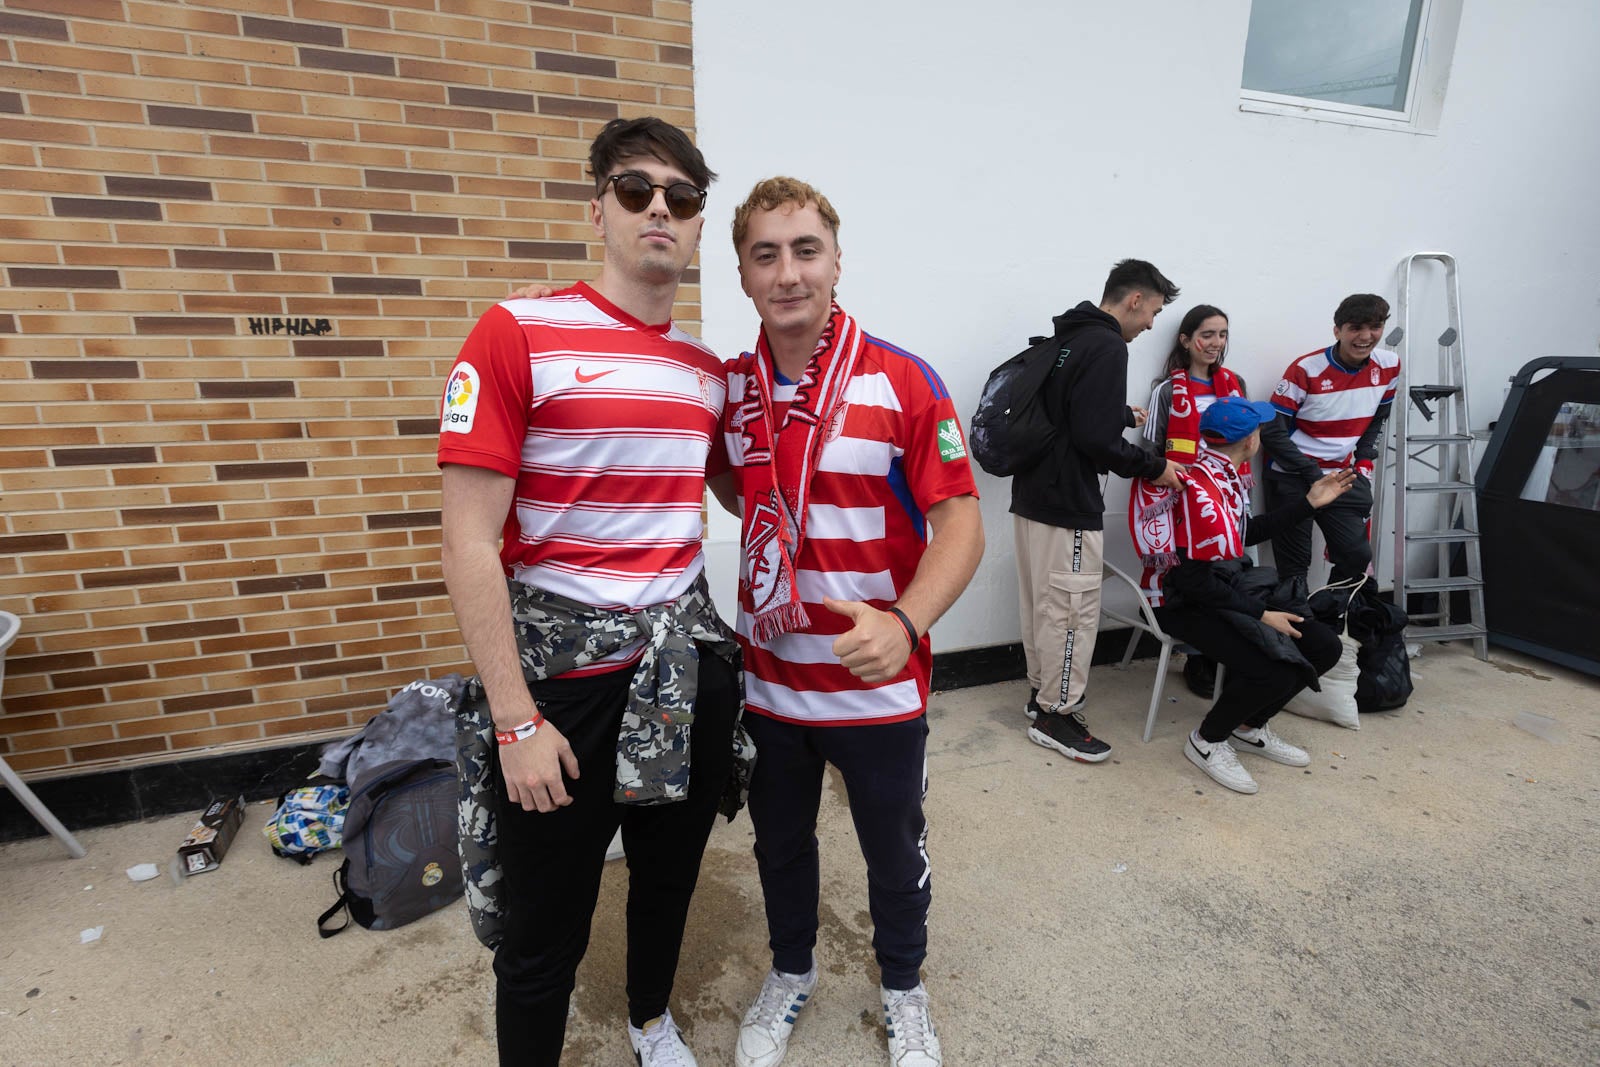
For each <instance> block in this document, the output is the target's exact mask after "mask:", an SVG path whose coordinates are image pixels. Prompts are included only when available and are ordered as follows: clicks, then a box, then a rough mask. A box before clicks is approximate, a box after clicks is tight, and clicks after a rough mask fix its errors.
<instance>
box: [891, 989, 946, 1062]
mask: <svg viewBox="0 0 1600 1067" xmlns="http://www.w3.org/2000/svg"><path fill="white" fill-rule="evenodd" d="M878 992H879V993H881V994H882V995H883V1026H884V1029H885V1030H887V1031H888V1034H889V1067H941V1065H942V1064H943V1063H944V1054H943V1053H942V1052H941V1051H940V1050H939V1035H938V1034H936V1033H934V1030H933V1019H932V1018H931V1017H930V1016H929V1015H928V988H927V986H925V985H923V984H922V983H921V982H918V983H917V987H916V988H915V989H883V988H880V989H879V990H878Z"/></svg>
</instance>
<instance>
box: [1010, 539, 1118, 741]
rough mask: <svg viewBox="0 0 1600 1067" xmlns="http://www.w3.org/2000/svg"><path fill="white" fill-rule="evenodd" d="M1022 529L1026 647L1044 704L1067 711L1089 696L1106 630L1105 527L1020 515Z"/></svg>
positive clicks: (1031, 681) (1031, 679)
mask: <svg viewBox="0 0 1600 1067" xmlns="http://www.w3.org/2000/svg"><path fill="white" fill-rule="evenodd" d="M1011 522H1012V528H1013V532H1014V533H1015V535H1016V551H1017V587H1018V590H1019V592H1020V593H1021V597H1020V604H1021V613H1022V649H1023V654H1024V656H1026V658H1027V661H1028V685H1029V686H1031V687H1032V688H1034V689H1036V690H1038V691H1039V706H1040V707H1042V708H1043V709H1044V710H1045V711H1054V712H1061V711H1064V710H1065V709H1066V708H1068V707H1070V706H1071V705H1073V704H1076V703H1077V702H1078V700H1079V699H1080V698H1081V697H1082V696H1083V693H1084V690H1085V689H1086V688H1087V687H1088V684H1089V662H1090V660H1092V659H1093V658H1094V641H1095V637H1096V636H1097V635H1098V634H1099V632H1100V571H1101V559H1102V555H1101V553H1102V550H1103V547H1104V544H1105V531H1103V530H1071V529H1065V528H1063V527H1060V526H1050V525H1047V524H1045V523H1042V522H1034V521H1033V520H1032V519H1024V518H1023V517H1021V516H1020V515H1013V516H1011Z"/></svg>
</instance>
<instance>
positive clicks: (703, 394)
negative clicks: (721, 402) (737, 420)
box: [694, 367, 717, 414]
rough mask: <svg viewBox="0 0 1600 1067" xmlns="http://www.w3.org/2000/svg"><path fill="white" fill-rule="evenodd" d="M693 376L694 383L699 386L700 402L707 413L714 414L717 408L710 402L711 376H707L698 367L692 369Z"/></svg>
mask: <svg viewBox="0 0 1600 1067" xmlns="http://www.w3.org/2000/svg"><path fill="white" fill-rule="evenodd" d="M694 376H695V380H696V382H697V383H698V384H699V386H700V400H701V401H702V402H703V403H704V404H705V406H706V410H707V411H710V412H712V413H713V414H716V413H717V407H716V405H715V404H713V403H712V402H711V375H709V374H707V373H706V372H705V371H703V370H701V369H700V368H699V367H696V368H695V369H694Z"/></svg>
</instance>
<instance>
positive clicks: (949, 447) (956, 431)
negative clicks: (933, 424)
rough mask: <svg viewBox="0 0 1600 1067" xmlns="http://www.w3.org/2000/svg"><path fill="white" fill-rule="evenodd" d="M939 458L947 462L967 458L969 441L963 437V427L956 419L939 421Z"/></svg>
mask: <svg viewBox="0 0 1600 1067" xmlns="http://www.w3.org/2000/svg"><path fill="white" fill-rule="evenodd" d="M939 458H940V459H942V460H944V461H945V462H946V463H951V462H954V461H955V460H958V459H966V458H967V443H966V442H965V441H963V440H962V439H961V427H959V426H957V425H956V420H955V419H941V420H940V422H939Z"/></svg>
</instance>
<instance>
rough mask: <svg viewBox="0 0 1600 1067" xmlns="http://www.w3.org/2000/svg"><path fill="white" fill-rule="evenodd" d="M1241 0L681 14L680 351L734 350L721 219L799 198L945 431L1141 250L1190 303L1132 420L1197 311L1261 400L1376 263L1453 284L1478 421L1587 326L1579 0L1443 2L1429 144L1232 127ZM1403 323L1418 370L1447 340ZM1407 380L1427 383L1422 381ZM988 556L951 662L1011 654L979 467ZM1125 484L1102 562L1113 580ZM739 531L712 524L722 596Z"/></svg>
mask: <svg viewBox="0 0 1600 1067" xmlns="http://www.w3.org/2000/svg"><path fill="white" fill-rule="evenodd" d="M1249 8H1250V5H1249V0H1213V2H1211V3H1206V4H1195V3H1193V2H1191V0H1151V2H1148V3H1145V4H1140V5H1135V6H1132V7H1129V6H1127V5H1116V4H1100V3H1096V4H1090V3H1081V2H1066V3H1045V2H1033V3H1029V2H1026V0H991V2H988V3H985V4H981V5H979V4H964V3H953V2H949V0H925V2H924V3H922V4H917V5H912V4H905V3H888V2H885V0H850V2H844V0H814V2H812V3H810V4H806V5H801V6H795V5H768V4H761V3H750V2H748V0H696V3H695V11H694V45H695V63H696V109H697V124H698V130H699V139H700V144H701V146H702V147H703V148H704V150H705V153H706V157H707V159H708V161H709V162H710V163H711V165H712V166H713V167H714V168H716V169H717V170H719V171H720V173H721V175H722V178H721V181H719V182H718V183H717V184H716V186H715V187H714V189H713V195H712V200H711V205H710V207H709V209H708V213H709V218H708V222H707V229H706V238H705V241H704V245H703V250H702V253H701V258H702V279H703V293H704V308H705V322H706V327H705V336H706V339H707V341H708V342H710V343H711V344H712V345H713V346H714V347H715V348H716V349H717V351H718V352H720V353H723V354H724V355H732V354H735V353H737V352H739V351H741V350H743V349H745V348H748V347H749V346H750V345H751V344H752V343H753V341H754V338H755V334H756V327H757V319H756V316H755V313H754V311H753V309H752V308H751V306H750V303H749V301H748V300H747V299H746V298H745V297H744V295H743V294H742V293H741V292H740V290H739V285H738V277H737V271H736V263H735V259H734V255H733V251H732V248H731V246H730V243H729V238H728V232H729V231H728V226H729V222H730V219H731V217H732V211H733V207H734V205H735V204H736V203H738V202H739V201H740V200H741V199H743V197H744V194H745V193H746V192H747V191H748V190H749V188H750V186H751V185H752V184H753V183H754V182H755V181H757V180H759V179H760V178H763V177H767V176H770V175H773V174H779V173H789V174H793V175H795V176H798V177H801V178H804V179H806V180H808V181H811V182H812V183H813V184H815V185H817V186H818V187H819V188H821V189H822V190H823V192H825V193H826V194H827V195H828V197H829V198H830V199H831V200H832V202H833V204H834V206H835V207H836V208H837V209H838V210H839V213H840V215H841V216H842V219H843V226H842V230H841V235H840V236H841V244H842V246H843V250H844V277H843V280H842V282H841V285H840V289H839V293H840V300H841V302H842V303H843V304H844V306H845V307H846V308H847V309H849V310H850V311H851V312H852V313H853V314H854V315H855V316H856V317H857V318H859V319H860V320H861V322H862V323H863V325H864V326H865V327H866V328H867V329H868V330H870V331H872V332H873V333H875V334H878V335H879V336H882V337H885V338H887V339H889V340H891V341H893V342H895V343H896V344H899V345H901V346H903V347H905V348H908V349H910V350H911V351H914V352H916V353H918V354H920V355H922V356H924V357H926V358H927V359H928V360H930V361H931V362H932V363H933V364H934V365H935V366H936V367H937V368H938V369H939V370H940V372H941V373H942V374H943V376H944V378H945V381H946V383H947V384H948V385H949V387H950V390H951V392H952V393H953V394H954V395H955V397H956V398H957V407H958V409H959V410H960V411H961V413H962V416H963V418H964V419H965V418H968V417H970V415H971V411H972V407H973V405H974V403H975V402H976V399H977V395H978V391H979V388H980V387H981V385H982V382H983V380H984V377H985V376H986V374H987V372H988V370H989V369H990V367H991V366H992V365H994V364H995V363H998V362H999V361H1000V360H1001V359H1002V358H1004V357H1005V356H1008V355H1010V354H1012V353H1013V352H1015V351H1017V350H1019V349H1020V348H1022V347H1023V345H1024V343H1025V341H1026V339H1027V337H1028V336H1029V335H1030V334H1036V333H1043V332H1047V331H1048V328H1049V325H1050V318H1051V316H1052V315H1054V314H1057V313H1059V312H1060V311H1062V310H1063V309H1065V308H1067V307H1070V306H1071V305H1072V304H1074V303H1076V302H1077V301H1079V300H1081V299H1085V298H1090V299H1097V298H1098V296H1099V292H1100V286H1101V284H1102V282H1103V281H1104V278H1105V274H1106V271H1107V269H1108V268H1109V267H1110V265H1111V264H1112V263H1113V262H1114V261H1116V260H1117V259H1120V258H1123V257H1125V256H1138V257H1141V258H1145V259H1149V260H1152V261H1153V262H1155V263H1156V264H1157V265H1158V266H1159V267H1160V268H1161V269H1162V270H1163V271H1164V272H1165V273H1167V275H1168V276H1169V277H1171V278H1172V279H1173V280H1174V281H1176V282H1177V283H1178V284H1179V285H1180V286H1181V287H1182V289H1183V295H1182V296H1180V297H1179V299H1178V301H1177V302H1176V303H1175V304H1174V305H1173V306H1172V307H1171V308H1170V309H1169V310H1168V311H1167V313H1166V314H1165V315H1164V316H1163V318H1162V319H1161V320H1158V322H1157V326H1156V328H1155V329H1154V330H1153V331H1152V332H1151V333H1149V334H1147V335H1145V337H1143V338H1141V339H1140V340H1138V341H1136V342H1135V343H1134V344H1133V346H1132V349H1131V351H1132V360H1131V367H1130V372H1129V392H1128V395H1129V398H1130V400H1135V401H1139V402H1142V400H1143V399H1144V398H1145V397H1146V396H1147V395H1148V389H1149V380H1150V378H1151V377H1152V376H1153V375H1154V373H1155V371H1156V369H1157V367H1158V365H1159V364H1160V362H1161V360H1162V357H1163V355H1164V353H1165V351H1166V349H1167V347H1168V346H1169V345H1170V343H1171V340H1172V334H1173V332H1174V330H1175V328H1176V325H1177V320H1178V318H1179V317H1181V315H1182V313H1183V311H1184V309H1185V308H1187V307H1188V306H1189V305H1191V304H1194V303H1200V302H1205V303H1213V304H1217V305H1219V306H1221V307H1223V308H1225V309H1226V310H1227V311H1228V313H1229V314H1230V315H1231V316H1232V328H1233V348H1232V352H1231V355H1230V360H1229V365H1230V366H1231V367H1233V368H1234V369H1235V370H1238V371H1239V372H1240V373H1242V374H1244V375H1245V377H1246V378H1247V379H1248V380H1249V381H1250V382H1251V384H1252V390H1253V392H1254V393H1255V394H1256V395H1257V396H1262V395H1264V394H1265V393H1266V392H1267V391H1268V390H1270V389H1271V387H1272V386H1273V385H1274V384H1275V383H1276V380H1277V377H1278V375H1279V373H1280V372H1281V371H1282V369H1283V367H1284V366H1285V365H1286V364H1287V363H1288V362H1289V361H1290V360H1291V359H1293V358H1294V357H1296V356H1299V355H1301V354H1303V353H1305V352H1307V351H1309V350H1311V349H1312V348H1315V347H1318V346H1320V345H1323V344H1325V343H1327V342H1328V341H1329V340H1330V335H1331V329H1332V325H1331V323H1332V315H1333V309H1334V306H1335V305H1336V304H1337V303H1338V301H1339V300H1340V299H1341V298H1342V297H1343V296H1345V295H1346V294H1348V293H1351V292H1361V291H1373V292H1378V293H1382V294H1384V295H1386V296H1388V297H1389V298H1390V300H1391V301H1392V300H1393V298H1394V295H1395V294H1394V289H1395V268H1396V265H1397V264H1398V263H1399V261H1400V259H1401V257H1402V256H1403V255H1405V254H1407V253H1410V252H1415V251H1421V250H1425V249H1427V250H1442V251H1446V252H1450V253H1453V254H1454V255H1455V256H1456V257H1457V259H1458V261H1459V263H1460V266H1461V276H1462V297H1463V305H1464V312H1463V320H1464V322H1463V326H1464V330H1463V333H1464V336H1465V338H1466V344H1467V358H1468V361H1469V363H1470V364H1471V367H1472V371H1471V387H1472V390H1473V395H1472V406H1473V422H1474V424H1475V425H1477V426H1483V425H1485V424H1487V422H1488V421H1489V420H1490V419H1492V418H1493V417H1494V416H1495V414H1496V413H1497V412H1498V410H1499V405H1500V401H1501V398H1502V396H1503V386H1504V383H1505V380H1506V378H1507V377H1508V376H1509V375H1510V374H1511V373H1512V372H1514V371H1515V370H1516V369H1517V368H1518V367H1520V366H1521V365H1522V364H1523V363H1524V362H1526V361H1527V360H1528V359H1530V358H1533V357H1535V356H1544V355H1589V354H1593V353H1594V352H1595V350H1596V342H1597V338H1600V202H1597V201H1600V198H1597V195H1596V190H1597V189H1600V136H1597V131H1600V68H1597V67H1596V65H1595V64H1594V63H1593V54H1594V52H1595V50H1596V48H1597V47H1600V4H1596V3H1594V2H1593V0H1542V2H1540V3H1536V4H1527V5H1522V4H1510V3H1494V2H1475V3H1467V4H1466V5H1465V9H1464V12H1463V14H1462V16H1461V23H1460V29H1459V36H1458V38H1457V41H1456V45H1455V50H1454V60H1453V63H1452V66H1451V72H1450V76H1449V85H1448V90H1447V93H1446V96H1445V100H1444V105H1443V112H1442V116H1441V119H1440V122H1439V129H1438V133H1437V135H1436V136H1428V135H1420V134H1413V133H1404V132H1396V131H1390V130H1373V129H1361V128H1355V127H1350V126H1344V125H1335V124H1329V123H1320V122H1311V121H1307V120H1304V119H1299V118H1291V117H1283V116H1275V115H1262V114H1252V113H1244V112H1241V111H1240V110H1239V75H1240V71H1241V69H1242V63H1243V56H1244V46H1245V31H1246V27H1247V25H1248V21H1249ZM1427 295H1429V296H1431V298H1432V301H1433V305H1434V306H1435V307H1436V308H1437V310H1436V311H1435V312H1433V313H1431V314H1429V313H1421V314H1418V313H1416V312H1414V315H1413V322H1412V336H1413V338H1415V339H1416V340H1417V341H1418V342H1419V343H1421V342H1423V341H1424V339H1428V340H1427V343H1424V344H1422V345H1421V347H1419V348H1417V349H1415V350H1414V351H1415V352H1417V353H1420V354H1421V356H1422V358H1424V359H1426V360H1428V361H1429V365H1430V366H1431V361H1432V358H1433V352H1434V346H1433V345H1432V343H1431V339H1432V338H1434V337H1436V336H1437V335H1438V333H1439V332H1440V330H1441V329H1442V327H1443V324H1444V318H1443V300H1442V294H1441V291H1440V290H1438V289H1434V290H1432V291H1431V292H1430V293H1429V294H1427ZM1430 380H1431V376H1430ZM979 490H980V492H981V493H982V494H983V497H984V501H983V510H984V515H985V520H986V525H987V531H988V538H989V550H988V553H987V554H986V557H985V560H984V563H983V566H982V567H981V569H980V570H979V572H978V576H977V578H976V579H975V580H974V581H973V583H972V585H971V587H970V588H969V589H968V591H967V593H966V594H965V597H964V598H963V600H962V601H961V603H960V605H959V606H958V608H957V609H956V610H954V611H952V612H951V613H950V615H949V616H947V617H946V619H945V620H944V621H943V622H942V623H940V625H939V626H938V627H937V633H936V634H935V638H936V640H937V647H938V648H940V649H944V650H949V649H957V648H964V647H970V646H980V645H989V644H995V643H1000V642H1005V641H1014V640H1016V639H1017V636H1018V633H1019V626H1018V623H1017V619H1016V589H1015V576H1014V573H1013V570H1012V566H1013V565H1012V554H1011V547H1010V546H1011V523H1010V518H1009V515H1008V514H1007V507H1008V506H1009V499H1010V498H1009V485H1008V483H1006V482H1004V481H999V480H995V479H991V478H989V477H988V476H986V475H983V474H981V473H980V474H979ZM1126 501H1127V488H1126V484H1125V483H1119V482H1118V481H1117V480H1116V479H1113V480H1112V488H1111V491H1110V493H1109V494H1108V500H1107V505H1108V509H1109V510H1108V514H1107V516H1106V527H1107V531H1108V536H1107V551H1108V556H1109V557H1110V558H1111V559H1112V560H1114V561H1118V562H1126V563H1131V560H1132V552H1131V549H1130V548H1129V546H1128V543H1127V536H1126V518H1125V511H1126ZM736 536H737V528H736V526H735V524H734V523H733V522H732V521H731V520H726V519H723V518H718V519H714V521H713V526H712V530H711V542H712V544H711V562H712V568H711V570H712V576H713V579H714V582H715V583H716V585H717V594H718V599H719V602H721V603H722V604H724V605H725V606H731V604H732V581H733V575H734V571H735V561H736V557H737V546H736V545H735V543H734V541H735V538H736Z"/></svg>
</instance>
